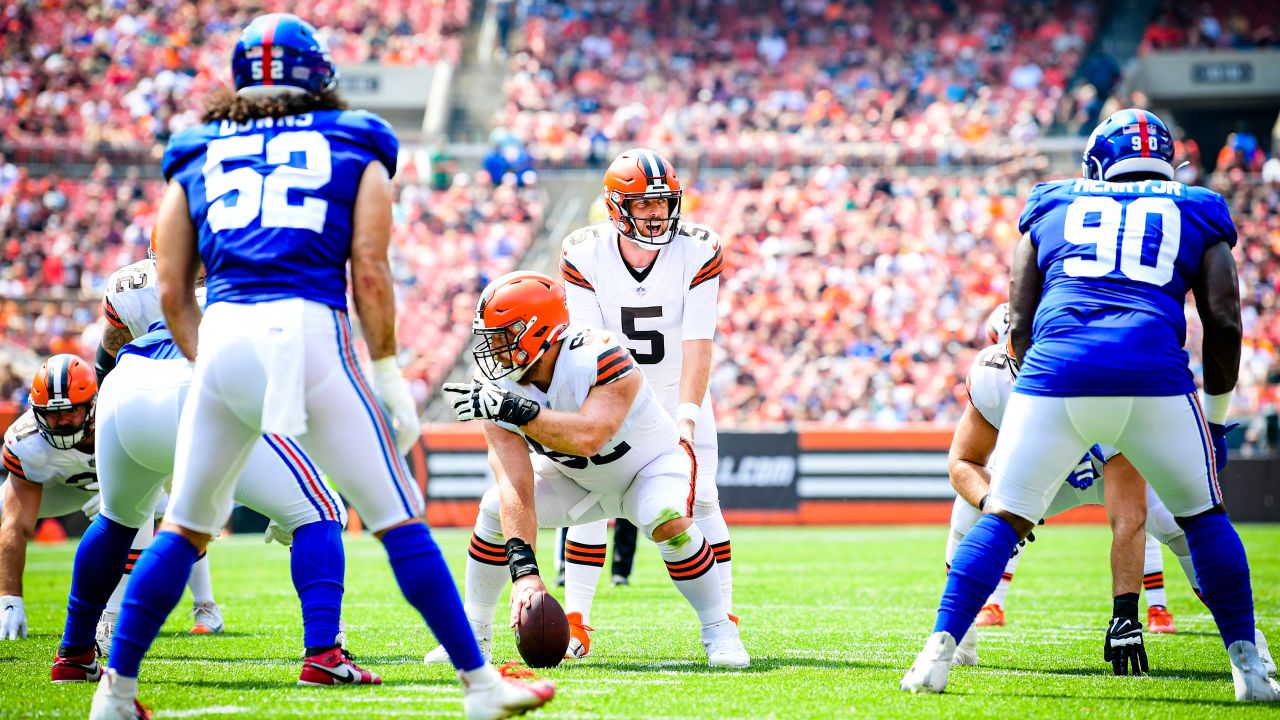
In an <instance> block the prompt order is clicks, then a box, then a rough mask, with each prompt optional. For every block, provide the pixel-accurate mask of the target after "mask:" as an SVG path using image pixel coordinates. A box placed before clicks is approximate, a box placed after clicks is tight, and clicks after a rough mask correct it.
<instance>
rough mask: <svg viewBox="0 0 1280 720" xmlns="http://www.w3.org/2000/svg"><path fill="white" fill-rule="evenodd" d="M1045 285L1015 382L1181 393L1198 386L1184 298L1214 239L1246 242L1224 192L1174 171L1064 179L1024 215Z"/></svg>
mask: <svg viewBox="0 0 1280 720" xmlns="http://www.w3.org/2000/svg"><path fill="white" fill-rule="evenodd" d="M1019 229H1020V230H1021V231H1022V232H1023V233H1030V236H1031V242H1032V243H1033V244H1034V245H1035V248H1036V260H1037V264H1038V266H1039V268H1040V272H1041V273H1042V274H1043V275H1044V290H1043V293H1042V294H1041V298H1040V305H1039V307H1038V308H1037V310H1036V315H1035V320H1034V322H1033V323H1032V337H1031V343H1032V344H1031V349H1030V351H1029V352H1028V353H1027V357H1026V358H1023V359H1021V360H1020V362H1019V372H1018V379H1017V382H1016V383H1015V385H1014V389H1015V390H1016V391H1018V392H1021V393H1025V394H1029V395H1048V396H1059V397H1062V396H1149V397H1160V396H1171V395H1183V394H1186V393H1189V392H1193V391H1194V390H1195V382H1194V379H1193V378H1192V375H1191V370H1190V369H1189V368H1188V366H1187V362H1188V358H1187V353H1186V351H1185V350H1183V345H1184V344H1185V343H1186V335H1187V327H1186V317H1185V315H1184V309H1183V306H1184V303H1185V300H1186V295H1187V291H1188V290H1189V289H1190V288H1191V286H1192V285H1193V284H1194V282H1195V279H1196V277H1197V276H1198V275H1199V273H1200V265H1201V262H1202V260H1203V257H1204V253H1205V251H1206V250H1207V249H1208V248H1210V247H1212V246H1214V245H1216V244H1217V243H1219V242H1225V243H1227V244H1228V246H1234V245H1235V242H1236V230H1235V225H1233V224H1232V222H1231V215H1230V213H1229V211H1228V210H1227V205H1226V203H1225V202H1223V200H1222V197H1221V196H1220V195H1218V194H1217V193H1215V192H1212V191H1211V190H1207V189H1205V188H1202V187H1195V186H1188V185H1183V184H1181V183H1177V182H1173V181H1165V180H1143V181H1138V182H1126V183H1115V182H1105V181H1102V180H1087V179H1082V178H1077V179H1074V180H1060V181H1057V182H1050V183H1041V184H1040V185H1037V186H1036V187H1035V189H1034V190H1033V191H1032V192H1031V197H1029V198H1028V199H1027V205H1026V208H1025V209H1024V210H1023V213H1022V218H1021V220H1020V221H1019Z"/></svg>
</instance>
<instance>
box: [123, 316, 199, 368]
mask: <svg viewBox="0 0 1280 720" xmlns="http://www.w3.org/2000/svg"><path fill="white" fill-rule="evenodd" d="M125 355H138V356H140V357H145V358H151V359H152V360H180V359H182V358H185V357H186V355H183V354H182V350H180V349H178V344H177V343H176V342H174V341H173V333H171V332H169V328H167V327H165V324H164V320H156V321H155V322H153V323H151V325H149V326H148V327H147V332H146V333H145V334H144V335H143V336H142V337H136V338H134V339H133V340H130V341H129V342H128V343H125V345H124V347H122V348H120V351H119V352H118V353H116V361H117V362H118V361H120V360H121V359H123V358H124V356H125Z"/></svg>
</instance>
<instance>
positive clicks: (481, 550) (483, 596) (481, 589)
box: [462, 513, 511, 625]
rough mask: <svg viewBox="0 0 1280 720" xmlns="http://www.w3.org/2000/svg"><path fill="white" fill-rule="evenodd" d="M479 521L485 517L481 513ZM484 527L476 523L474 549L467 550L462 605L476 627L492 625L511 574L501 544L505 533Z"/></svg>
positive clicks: (478, 522) (473, 535) (473, 536)
mask: <svg viewBox="0 0 1280 720" xmlns="http://www.w3.org/2000/svg"><path fill="white" fill-rule="evenodd" d="M480 517H481V518H485V517H486V516H485V514H484V513H480ZM483 524H484V523H482V521H481V520H480V519H477V520H476V529H475V532H474V533H473V534H472V535H471V546H470V547H469V548H468V549H467V579H466V594H465V595H464V596H463V602H462V605H463V609H464V610H465V611H466V613H467V619H468V620H470V621H471V622H472V623H473V624H479V625H493V613H494V611H495V610H496V609H497V607H498V597H499V596H500V595H502V589H503V588H504V587H506V586H507V580H509V579H510V578H511V571H510V570H508V569H507V549H506V546H505V545H501V544H499V543H501V542H502V533H501V532H500V531H499V532H496V533H495V532H493V531H491V530H489V529H487V528H485V527H482V525H483Z"/></svg>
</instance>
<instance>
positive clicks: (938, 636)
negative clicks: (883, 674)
mask: <svg viewBox="0 0 1280 720" xmlns="http://www.w3.org/2000/svg"><path fill="white" fill-rule="evenodd" d="M955 654H956V639H955V638H953V637H951V633H949V632H946V631H938V632H936V633H934V634H932V635H930V636H929V640H928V642H926V643H925V644H924V649H923V650H921V651H920V654H919V655H917V656H916V661H915V662H914V663H912V664H911V669H910V670H908V671H907V674H906V675H903V676H902V684H901V685H900V686H899V687H900V688H901V689H902V691H903V692H911V693H920V692H927V693H940V692H942V691H943V690H946V689H947V673H948V672H950V670H951V661H952V660H954V659H955Z"/></svg>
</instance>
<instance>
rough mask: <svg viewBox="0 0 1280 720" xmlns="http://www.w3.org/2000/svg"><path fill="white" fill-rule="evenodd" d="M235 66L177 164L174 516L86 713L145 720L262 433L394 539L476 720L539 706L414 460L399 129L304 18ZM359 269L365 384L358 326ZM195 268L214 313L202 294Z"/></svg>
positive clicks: (281, 23) (275, 21)
mask: <svg viewBox="0 0 1280 720" xmlns="http://www.w3.org/2000/svg"><path fill="white" fill-rule="evenodd" d="M231 70H232V76H233V78H234V81H235V85H236V91H235V92H231V91H223V92H221V93H219V94H215V95H214V96H213V97H211V98H209V99H208V100H207V101H206V103H205V108H206V110H205V115H204V118H203V119H204V121H205V122H204V124H202V125H199V126H196V127H193V128H190V129H188V130H186V131H183V132H181V133H179V134H177V135H175V136H174V137H173V139H172V140H170V142H169V146H168V148H166V150H165V155H164V160H163V166H162V169H163V171H164V175H165V178H166V180H167V181H168V187H167V189H166V191H165V195H164V198H163V200H162V201H161V204H160V208H159V211H158V214H157V232H156V237H157V241H158V247H157V253H156V254H157V268H158V272H159V285H160V305H161V309H162V310H163V311H164V316H165V324H166V325H167V326H168V328H169V330H170V332H171V333H172V335H173V341H174V342H175V343H176V344H177V346H178V348H179V349H180V350H181V351H182V353H183V354H184V355H185V356H186V357H188V358H190V359H192V360H193V361H194V363H195V364H194V380H193V382H192V386H191V390H190V392H189V395H188V399H187V402H186V404H185V405H184V407H183V410H182V416H181V420H180V421H179V425H178V438H177V445H176V450H175V452H174V455H175V463H174V480H173V496H172V500H171V502H170V504H169V508H168V512H167V515H166V520H165V522H164V524H163V525H162V526H161V532H160V533H159V534H158V535H157V536H156V538H155V540H154V541H153V542H152V544H151V546H150V547H149V548H148V549H147V550H146V551H145V552H143V554H142V557H141V558H139V560H138V562H137V564H136V566H135V568H134V573H133V577H132V578H131V580H130V582H129V586H128V588H127V590H126V593H125V604H124V610H123V612H122V613H121V615H120V622H119V625H118V627H117V629H116V634H115V638H114V640H113V642H112V646H111V657H110V661H109V668H108V670H107V672H106V673H105V674H104V675H103V678H102V682H101V683H100V684H99V686H98V691H97V693H96V694H95V695H94V698H93V706H92V709H91V710H90V717H91V718H94V719H95V720H106V719H109V718H111V719H114V718H137V717H145V716H146V711H145V710H143V709H142V707H141V705H140V704H139V703H138V701H137V678H138V670H139V666H140V664H141V661H142V657H143V655H144V654H145V653H146V651H147V649H148V648H149V647H150V645H151V643H152V642H154V640H155V638H156V635H157V634H158V633H159V630H160V625H161V623H162V622H163V621H164V618H165V617H166V616H167V615H168V613H169V611H170V610H171V609H172V608H173V607H174V605H175V604H176V603H177V602H178V599H179V598H180V596H181V592H182V584H183V583H185V581H186V577H187V575H188V573H189V572H190V568H191V564H192V563H193V562H194V561H195V558H196V556H197V555H198V554H199V552H200V551H201V550H202V549H203V548H204V547H205V546H206V545H207V544H208V542H209V539H210V537H211V536H212V535H213V533H216V532H218V530H219V529H220V528H221V527H222V525H223V523H224V522H225V521H226V518H227V516H228V514H229V513H230V511H231V504H232V495H233V492H234V490H235V485H236V480H237V478H238V477H239V475H240V473H241V470H242V468H243V467H244V465H245V462H246V460H247V457H248V455H249V452H250V451H251V449H252V448H253V446H254V445H255V443H257V442H258V440H259V439H260V437H261V436H262V435H263V434H276V435H283V436H291V437H294V438H296V439H297V441H298V444H299V445H301V446H302V447H303V448H304V449H305V450H306V451H307V453H308V455H310V456H311V458H312V459H313V460H315V462H316V464H317V465H319V466H320V468H322V469H323V470H324V471H325V472H326V473H327V474H328V476H329V477H330V478H332V479H333V481H334V484H335V485H338V486H339V487H341V488H342V490H343V492H344V493H345V494H346V495H347V497H348V498H349V499H350V500H351V501H352V504H353V505H354V506H355V507H356V509H357V510H359V512H360V514H361V516H362V517H363V518H364V519H365V523H366V524H367V525H368V526H369V528H370V529H371V530H372V531H373V533H374V534H375V535H376V536H377V537H378V538H379V539H380V540H381V541H382V543H383V545H384V546H385V547H386V550H387V555H388V556H389V558H390V561H391V566H392V570H393V571H394V574H395V576H396V580H397V582H398V584H399V586H400V589H401V591H402V592H403V593H404V595H405V597H406V598H407V599H408V600H409V602H410V604H412V605H413V606H414V607H415V608H416V609H417V610H418V611H419V613H421V614H422V616H423V618H424V619H425V620H426V621H427V624H428V625H429V626H430V627H431V629H432V631H433V632H434V633H435V634H436V636H437V637H438V638H439V639H440V641H441V642H442V643H443V644H444V645H445V646H446V647H448V648H449V655H450V657H451V658H453V659H454V661H455V662H454V664H455V666H456V667H457V668H458V674H459V677H460V679H461V681H462V684H463V687H464V689H465V693H464V697H463V705H464V708H465V711H466V716H467V717H468V718H504V717H509V716H511V715H513V714H517V713H520V712H524V711H526V710H529V709H531V708H535V707H539V706H541V705H543V704H545V703H546V702H547V701H549V700H550V699H551V697H552V696H553V695H554V693H555V686H554V685H552V684H551V683H548V682H545V681H542V682H534V683H524V682H518V681H516V680H515V679H513V678H509V677H506V676H504V675H503V674H502V673H500V672H499V671H497V670H495V669H494V668H493V667H492V666H491V665H489V663H488V662H487V661H485V659H484V658H483V657H481V655H480V648H479V646H478V645H477V643H476V639H475V637H474V636H473V635H472V633H471V630H470V628H469V626H468V624H467V621H466V615H465V614H464V613H463V609H462V602H461V600H460V599H459V597H458V593H457V590H456V587H455V585H454V583H453V578H452V577H451V576H450V574H449V569H448V567H447V566H446V565H445V562H444V559H443V557H442V556H441V554H440V550H439V548H438V547H437V546H436V543H435V540H434V539H433V538H432V537H431V533H430V531H429V530H428V528H427V526H426V523H425V522H424V521H423V517H422V515H423V507H422V495H421V491H420V489H419V488H418V486H417V484H416V483H415V482H413V480H412V478H411V477H410V474H409V471H408V468H407V467H406V466H405V463H404V460H403V458H402V457H401V455H402V454H403V453H404V452H406V451H407V450H408V449H409V447H410V446H411V445H412V444H413V443H414V442H415V441H416V439H417V436H418V434H419V432H420V428H419V425H418V415H417V409H416V408H415V407H414V403H413V399H412V397H411V396H410V395H409V392H408V389H407V387H406V386H405V383H404V380H403V379H402V377H401V375H400V371H399V368H398V367H397V363H396V357H395V356H396V340H395V299H394V296H393V289H392V282H391V271H390V266H389V263H388V260H387V246H388V244H389V242H390V227H391V186H390V176H391V174H392V173H394V172H395V166H396V153H397V150H398V142H397V140H396V137H395V134H394V132H393V131H392V130H391V128H390V126H388V125H387V124H386V123H385V122H384V121H383V120H382V119H381V118H379V117H377V116H375V115H371V114H369V113H365V112H357V111H348V110H345V109H344V104H343V102H342V100H341V98H340V96H339V95H338V94H337V92H336V85H337V69H336V67H335V66H334V64H333V60H332V58H331V57H330V55H329V51H328V48H327V47H326V45H325V43H324V41H323V40H322V39H321V38H319V37H318V36H317V34H316V31H315V28H313V27H312V26H311V25H309V24H308V23H306V22H303V21H302V20H301V19H299V18H298V17H296V16H294V15H288V14H270V15H264V16H261V17H259V18H257V19H255V20H254V21H253V22H252V23H250V25H249V26H248V27H247V28H246V29H245V31H244V32H243V33H242V34H241V36H240V39H239V41H238V42H237V43H236V46H235V49H234V51H233V55H232V61H231ZM348 261H350V264H351V278H352V294H353V297H354V300H355V305H356V310H357V312H358V313H359V314H360V320H361V326H362V328H363V333H364V337H365V340H366V342H367V344H368V347H369V354H370V356H371V357H372V358H373V383H372V388H370V383H369V382H368V381H366V380H365V377H364V374H363V372H362V370H361V369H360V367H359V365H358V363H357V361H356V356H355V350H354V344H353V340H352V330H351V324H350V321H349V320H348V317H347V299H346V289H347V288H346V285H347V282H346V277H347V263H348ZM202 262H203V265H204V267H205V268H206V270H207V279H206V288H207V300H206V302H207V305H206V309H205V311H204V315H203V319H202V318H201V312H200V308H199V307H198V305H197V303H196V298H195V281H196V276H197V272H198V269H199V267H200V265H201V263H202ZM197 351H198V352H197ZM384 407H385V408H386V410H384V409H383V408H384ZM393 420H394V424H393ZM335 532H336V530H335ZM340 572H341V570H340V569H339V568H334V573H335V578H334V579H335V580H337V581H338V582H341V574H340Z"/></svg>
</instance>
